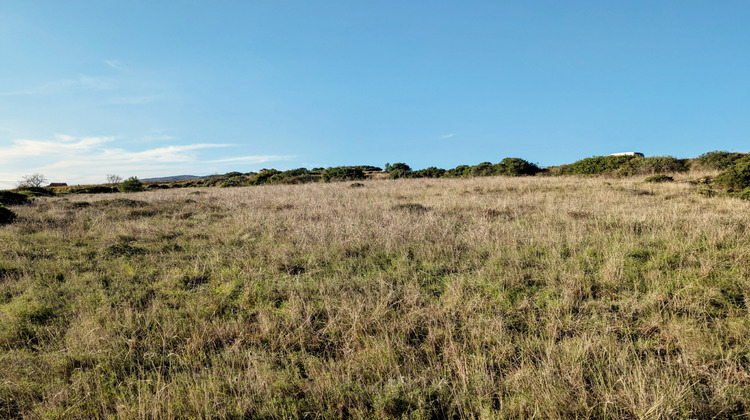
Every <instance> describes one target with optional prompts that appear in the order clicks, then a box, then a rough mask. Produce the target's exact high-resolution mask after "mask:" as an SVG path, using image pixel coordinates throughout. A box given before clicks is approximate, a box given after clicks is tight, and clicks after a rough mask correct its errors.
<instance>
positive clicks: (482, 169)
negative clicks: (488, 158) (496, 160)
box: [471, 162, 496, 176]
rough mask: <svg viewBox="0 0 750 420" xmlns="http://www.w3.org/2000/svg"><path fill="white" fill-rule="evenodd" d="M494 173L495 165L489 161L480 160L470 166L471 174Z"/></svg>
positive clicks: (487, 174) (488, 174)
mask: <svg viewBox="0 0 750 420" xmlns="http://www.w3.org/2000/svg"><path fill="white" fill-rule="evenodd" d="M495 174H496V168H495V165H493V164H492V163H490V162H482V163H480V164H479V165H474V166H472V167H471V176H490V175H495Z"/></svg>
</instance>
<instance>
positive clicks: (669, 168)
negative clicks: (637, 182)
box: [618, 156, 690, 175]
mask: <svg viewBox="0 0 750 420" xmlns="http://www.w3.org/2000/svg"><path fill="white" fill-rule="evenodd" d="M688 169H690V162H689V161H688V160H687V159H677V158H675V157H672V156H652V157H647V158H640V159H633V160H631V161H630V162H628V165H625V166H624V167H623V168H622V169H621V171H618V172H620V173H619V175H646V174H658V173H663V172H686V171H687V170H688Z"/></svg>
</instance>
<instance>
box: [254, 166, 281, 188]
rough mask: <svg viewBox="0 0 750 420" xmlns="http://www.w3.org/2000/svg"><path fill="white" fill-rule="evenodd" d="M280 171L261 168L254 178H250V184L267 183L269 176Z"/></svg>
mask: <svg viewBox="0 0 750 420" xmlns="http://www.w3.org/2000/svg"><path fill="white" fill-rule="evenodd" d="M280 173H281V171H277V170H276V169H265V170H261V171H260V172H259V173H258V175H255V178H253V179H252V180H250V185H263V184H267V183H269V180H270V179H271V177H273V176H274V175H276V174H280Z"/></svg>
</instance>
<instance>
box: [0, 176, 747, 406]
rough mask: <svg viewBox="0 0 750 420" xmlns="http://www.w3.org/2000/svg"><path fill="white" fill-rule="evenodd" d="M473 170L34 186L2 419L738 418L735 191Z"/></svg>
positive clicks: (9, 274)
mask: <svg viewBox="0 0 750 420" xmlns="http://www.w3.org/2000/svg"><path fill="white" fill-rule="evenodd" d="M689 176H692V177H695V175H676V176H675V177H676V178H677V181H678V182H673V183H661V184H646V183H643V182H642V180H643V178H625V179H615V178H612V179H609V178H577V177H525V178H507V177H483V178H468V179H466V178H464V179H406V180H397V181H378V180H375V181H364V182H363V184H364V186H362V187H358V188H354V187H352V186H351V183H349V182H343V183H331V184H320V183H317V184H304V185H273V186H262V187H252V188H249V187H248V188H225V189H219V188H211V189H202V190H195V189H176V190H162V191H153V192H143V193H133V194H117V195H115V194H112V195H110V194H100V195H95V196H94V195H76V196H68V197H42V198H36V199H35V200H34V202H33V204H31V205H25V206H14V207H12V210H13V211H14V212H15V213H16V214H17V215H18V220H17V221H16V222H15V223H13V224H11V225H8V226H5V227H2V228H0V417H31V418H37V417H41V418H58V417H74V418H75V417H78V418H91V417H107V416H113V415H114V416H121V417H127V418H156V417H159V418H177V417H181V418H184V417H219V418H226V417H235V418H236V417H240V418H241V417H246V418H290V417H291V418H295V417H310V418H320V417H322V418H339V417H348V416H350V417H373V418H376V417H401V416H406V417H410V418H450V417H455V416H458V417H484V418H497V417H501V418H502V417H505V418H531V417H537V418H555V417H583V418H585V417H594V418H737V417H743V416H744V417H745V418H748V417H750V414H749V413H750V339H749V338H748V337H750V310H749V308H750V202H748V201H742V200H738V199H735V198H730V197H721V196H719V197H711V196H708V195H706V194H701V193H700V192H701V190H700V188H701V187H700V186H698V185H693V184H690V183H688V182H684V180H685V179H687V177H689Z"/></svg>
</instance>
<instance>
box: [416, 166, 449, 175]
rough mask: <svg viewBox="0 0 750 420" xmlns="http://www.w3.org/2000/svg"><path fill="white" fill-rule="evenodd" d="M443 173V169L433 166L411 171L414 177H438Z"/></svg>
mask: <svg viewBox="0 0 750 420" xmlns="http://www.w3.org/2000/svg"><path fill="white" fill-rule="evenodd" d="M443 175H445V169H440V168H436V167H434V166H430V167H429V168H426V169H420V170H418V171H413V172H412V176H413V177H414V178H440V177H442V176H443Z"/></svg>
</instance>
